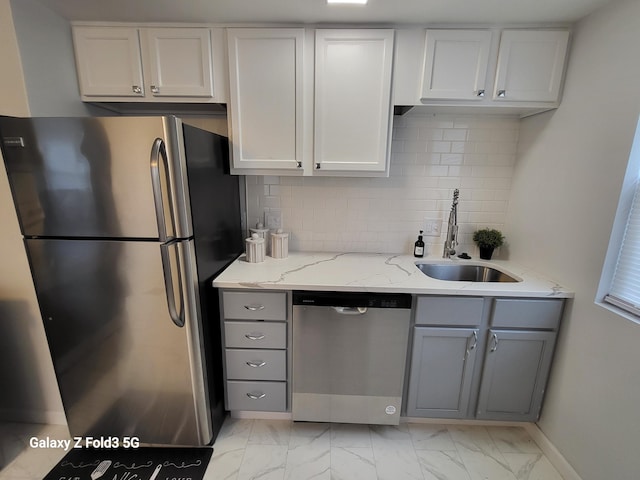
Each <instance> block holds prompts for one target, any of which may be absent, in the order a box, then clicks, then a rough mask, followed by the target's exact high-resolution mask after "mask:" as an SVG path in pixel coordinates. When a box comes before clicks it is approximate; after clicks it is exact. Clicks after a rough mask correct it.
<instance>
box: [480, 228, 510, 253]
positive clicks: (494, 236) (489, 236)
mask: <svg viewBox="0 0 640 480" xmlns="http://www.w3.org/2000/svg"><path fill="white" fill-rule="evenodd" d="M473 241H474V242H476V245H478V248H479V249H480V258H482V259H483V260H491V255H493V249H494V248H497V247H499V246H501V245H502V244H503V243H504V235H502V232H500V230H496V229H493V228H483V229H481V230H476V231H475V232H473Z"/></svg>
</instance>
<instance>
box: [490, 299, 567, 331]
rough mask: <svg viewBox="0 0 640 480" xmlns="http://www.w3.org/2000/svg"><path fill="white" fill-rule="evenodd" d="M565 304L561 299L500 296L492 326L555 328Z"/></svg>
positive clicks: (494, 308)
mask: <svg viewBox="0 0 640 480" xmlns="http://www.w3.org/2000/svg"><path fill="white" fill-rule="evenodd" d="M563 304H564V300H560V299H554V300H551V299H549V300H547V299H544V300H543V299H522V298H499V299H497V300H496V301H495V304H494V307H493V315H492V317H491V326H492V327H502V328H543V329H548V330H555V329H557V328H558V325H559V324H560V317H561V315H562V307H563Z"/></svg>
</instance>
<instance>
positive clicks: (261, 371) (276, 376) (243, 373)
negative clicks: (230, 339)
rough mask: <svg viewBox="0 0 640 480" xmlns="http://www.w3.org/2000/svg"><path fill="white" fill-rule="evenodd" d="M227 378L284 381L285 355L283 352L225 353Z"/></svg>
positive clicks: (231, 350) (229, 350)
mask: <svg viewBox="0 0 640 480" xmlns="http://www.w3.org/2000/svg"><path fill="white" fill-rule="evenodd" d="M225 356H226V360H227V378H231V379H236V380H286V379H287V355H286V351H285V350H234V349H230V348H228V349H227V350H226V351H225Z"/></svg>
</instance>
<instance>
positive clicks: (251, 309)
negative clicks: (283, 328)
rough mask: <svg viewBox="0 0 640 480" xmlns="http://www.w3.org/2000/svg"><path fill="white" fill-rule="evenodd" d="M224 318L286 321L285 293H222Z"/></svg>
mask: <svg viewBox="0 0 640 480" xmlns="http://www.w3.org/2000/svg"><path fill="white" fill-rule="evenodd" d="M222 302H223V309H224V318H226V319H237V320H286V319H287V294H286V292H222Z"/></svg>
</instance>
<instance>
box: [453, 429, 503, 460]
mask: <svg viewBox="0 0 640 480" xmlns="http://www.w3.org/2000/svg"><path fill="white" fill-rule="evenodd" d="M448 430H449V433H450V434H451V438H452V439H453V441H454V443H455V445H456V448H457V449H458V451H460V450H461V449H464V450H468V451H471V452H478V453H484V454H486V455H498V456H499V450H498V448H497V447H496V444H495V443H494V442H493V440H492V439H491V436H490V435H489V432H488V431H487V429H486V428H485V427H479V426H459V425H456V426H450V427H448Z"/></svg>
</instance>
